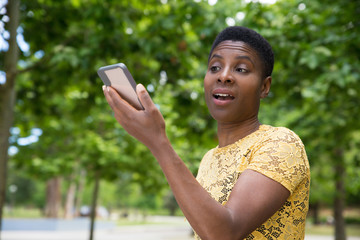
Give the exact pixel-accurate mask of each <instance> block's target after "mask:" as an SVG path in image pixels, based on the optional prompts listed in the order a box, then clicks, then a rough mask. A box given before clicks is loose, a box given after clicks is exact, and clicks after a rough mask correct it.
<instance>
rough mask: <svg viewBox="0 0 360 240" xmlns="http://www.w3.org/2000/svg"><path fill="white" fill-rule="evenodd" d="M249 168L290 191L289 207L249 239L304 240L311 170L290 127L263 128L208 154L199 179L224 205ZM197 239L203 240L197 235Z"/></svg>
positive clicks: (303, 151)
mask: <svg viewBox="0 0 360 240" xmlns="http://www.w3.org/2000/svg"><path fill="white" fill-rule="evenodd" d="M245 169H251V170H255V171H257V172H259V173H262V174H263V175H265V176H267V177H269V178H271V179H273V180H275V181H277V182H279V183H281V184H282V185H283V186H284V187H286V188H287V189H288V190H289V191H290V196H289V198H288V199H287V200H286V202H285V204H284V205H283V206H282V207H281V208H280V209H279V210H278V211H277V212H276V213H275V214H274V215H273V216H272V217H271V218H269V219H268V220H267V221H266V222H265V223H263V224H262V225H261V226H260V227H258V228H257V229H256V230H255V231H253V232H252V233H251V234H250V235H249V236H247V237H246V239H247V240H249V239H304V235H305V218H306V214H307V212H308V207H309V189H310V167H309V162H308V159H307V156H306V152H305V148H304V145H303V143H302V142H301V140H300V138H299V137H298V136H297V135H296V134H295V133H294V132H292V131H290V130H289V129H287V128H283V127H272V126H269V125H261V126H260V127H259V129H258V130H257V131H255V132H253V133H252V134H250V135H248V136H246V137H244V138H242V139H240V140H238V141H237V142H235V143H233V144H230V145H228V146H225V147H222V148H219V147H216V148H214V149H211V150H210V151H209V152H207V153H206V154H205V156H204V158H203V159H202V161H201V164H200V167H199V172H198V175H197V180H198V181H199V183H200V184H201V185H202V186H203V187H204V188H205V189H206V190H207V191H208V192H209V193H210V195H211V196H212V197H213V198H214V199H215V200H216V201H218V202H219V203H221V204H222V205H224V204H225V203H226V202H227V200H228V198H229V195H230V193H231V190H232V188H233V187H234V184H235V183H236V180H237V179H238V178H239V176H240V174H241V173H242V172H243V171H244V170H245ZM195 239H200V238H199V236H197V235H196V234H195Z"/></svg>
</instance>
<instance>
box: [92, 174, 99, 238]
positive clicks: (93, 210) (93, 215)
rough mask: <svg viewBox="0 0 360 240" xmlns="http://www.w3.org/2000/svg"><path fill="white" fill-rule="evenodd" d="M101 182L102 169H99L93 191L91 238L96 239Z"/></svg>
mask: <svg viewBox="0 0 360 240" xmlns="http://www.w3.org/2000/svg"><path fill="white" fill-rule="evenodd" d="M99 184H100V171H99V170H97V171H96V173H95V184H94V192H93V196H92V204H91V215H90V216H91V224H90V240H93V239H94V227H95V218H96V205H97V198H98V195H99Z"/></svg>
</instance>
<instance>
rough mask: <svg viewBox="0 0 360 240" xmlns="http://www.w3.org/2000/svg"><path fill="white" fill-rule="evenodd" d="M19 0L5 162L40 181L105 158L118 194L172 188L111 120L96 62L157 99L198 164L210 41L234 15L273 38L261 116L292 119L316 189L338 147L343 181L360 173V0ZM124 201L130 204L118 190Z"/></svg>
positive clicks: (325, 184)
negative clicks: (124, 73)
mask: <svg viewBox="0 0 360 240" xmlns="http://www.w3.org/2000/svg"><path fill="white" fill-rule="evenodd" d="M21 4H22V6H21V13H22V20H21V27H22V28H23V29H24V37H25V40H26V41H27V42H28V43H29V45H30V50H29V52H26V53H22V56H21V61H20V62H19V70H20V71H21V72H20V74H19V75H18V76H19V77H18V79H17V83H16V89H17V104H16V109H15V113H16V124H15V126H16V127H17V128H19V129H20V130H21V132H20V133H19V134H18V135H14V136H13V138H12V145H13V146H17V147H18V148H19V152H18V153H17V154H16V155H14V156H13V157H12V159H11V161H12V162H13V165H12V167H14V168H16V169H20V170H22V171H26V172H27V174H28V175H31V176H33V177H34V178H38V179H41V180H43V181H45V180H46V179H49V178H52V177H54V176H58V175H60V176H64V177H66V176H70V175H71V174H72V173H73V172H75V173H77V172H79V169H86V170H87V176H88V179H89V180H92V179H93V177H94V172H95V171H96V170H100V172H101V178H102V179H105V180H108V181H112V182H116V181H118V180H117V179H120V182H121V181H122V180H123V179H126V181H123V183H122V184H124V185H122V184H120V185H119V186H123V187H124V188H123V189H122V190H123V192H124V196H128V195H131V194H130V192H132V191H134V192H136V193H137V194H143V195H144V196H147V197H148V198H149V199H155V198H154V194H156V193H159V192H161V190H160V189H167V184H166V181H165V178H164V177H163V174H162V173H161V170H160V168H159V167H158V165H157V163H156V161H155V160H154V159H153V157H152V156H151V154H150V152H149V151H148V150H147V149H146V148H145V147H144V146H143V145H141V144H139V143H138V142H137V141H135V140H134V139H133V138H132V137H130V136H128V135H127V134H126V133H125V132H124V130H123V129H121V128H120V127H119V126H118V125H117V123H116V121H115V119H114V118H113V116H112V113H111V111H110V108H109V107H108V105H107V103H106V101H105V99H104V97H103V94H102V90H101V85H102V83H101V80H100V79H99V78H98V76H97V74H96V71H97V69H98V68H99V67H101V66H103V65H108V64H114V63H117V62H124V63H125V64H126V65H127V66H128V68H129V70H130V72H131V73H132V74H133V76H134V78H135V80H136V81H137V82H139V83H140V82H141V83H143V84H144V85H145V86H146V87H147V88H148V90H149V92H150V94H151V95H152V97H153V100H154V102H155V103H156V104H158V105H159V107H160V111H161V112H162V113H163V115H164V117H165V120H166V125H167V134H168V136H169V138H170V140H171V142H172V143H173V145H174V147H175V149H176V151H177V152H178V153H179V155H180V156H181V157H182V158H183V159H184V161H185V163H186V164H187V165H188V166H189V168H190V169H191V171H192V172H193V173H194V174H196V171H197V168H198V164H199V161H200V159H201V157H202V156H203V154H204V153H205V152H206V151H207V150H208V149H209V148H211V147H214V146H215V145H216V125H215V122H214V121H213V120H212V119H211V117H210V116H209V114H208V112H207V109H206V105H205V102H204V97H203V87H202V79H203V77H204V75H205V72H206V67H207V66H206V63H207V57H208V52H209V50H210V47H211V43H212V41H213V39H214V38H215V36H216V34H217V33H218V32H219V31H220V30H221V29H223V28H224V27H226V26H227V25H226V22H231V21H229V20H233V21H234V22H235V24H238V25H244V26H247V27H250V28H253V29H255V30H257V31H259V32H260V33H261V34H262V35H264V36H265V37H266V38H267V39H268V40H269V42H270V43H271V44H272V46H273V48H274V52H275V58H276V64H275V69H274V74H273V85H272V89H271V94H270V96H269V97H268V98H267V99H265V100H264V101H263V103H262V107H261V112H260V118H261V120H262V122H263V123H267V124H273V125H281V126H287V127H290V128H291V129H293V130H294V131H295V132H296V133H298V134H299V135H300V137H301V138H302V139H303V141H304V143H305V145H306V149H307V152H308V156H309V160H310V163H311V166H312V190H311V191H312V192H311V201H320V200H321V201H323V200H324V199H331V196H332V194H333V192H334V186H333V177H334V173H333V164H334V163H335V162H336V161H338V159H336V157H335V156H334V149H335V148H341V149H342V150H343V151H344V152H345V154H344V157H345V162H346V165H347V166H348V167H347V173H348V181H349V182H351V183H355V182H360V181H359V175H358V173H359V159H358V154H357V152H358V151H357V149H358V148H359V143H360V139H359V133H358V129H359V128H360V126H359V121H358V117H359V116H360V112H359V107H358V106H359V104H360V102H359V101H360V100H359V97H358V96H359V92H360V89H359V80H360V73H359V70H358V69H360V61H359V56H360V48H359V44H358V36H359V35H360V33H359V29H360V28H359V20H358V15H359V13H360V6H359V3H358V1H351V0H345V1H335V2H334V1H328V0H326V1H311V2H310V1H298V0H291V1H280V0H279V1H277V3H275V4H272V5H266V4H261V3H259V2H256V1H251V2H250V3H245V2H242V1H232V0H223V1H218V2H217V3H216V5H215V6H210V5H209V4H208V3H207V1H192V0H185V1H168V3H166V4H162V3H160V2H159V1H155V0H152V1H145V2H144V1H139V0H131V1H110V0H106V1H100V0H84V1H79V0H72V1H50V0H41V1H40V0H26V1H22V3H21ZM1 54H3V53H1ZM0 64H1V66H2V65H3V63H2V62H1V60H0ZM35 127H36V128H40V129H42V131H43V134H42V135H41V136H40V137H39V141H37V142H36V143H32V144H30V145H26V146H19V145H18V144H17V143H16V139H18V138H22V137H26V136H29V135H30V134H31V129H33V128H35ZM117 184H119V183H117ZM132 184H135V185H136V184H139V185H136V186H141V188H139V189H137V190H136V187H134V186H135V185H132ZM125 185H126V186H132V187H129V188H127V187H125ZM358 189H360V188H359V187H358V186H357V185H356V184H349V185H348V191H349V193H351V194H352V195H351V196H352V198H355V199H359V198H358V196H359V190H358ZM114 191H115V190H114V189H111V190H110V188H109V190H108V191H106V192H111V193H113V192H114ZM100 192H101V190H100ZM159 194H161V193H159ZM354 196H355V197H354ZM103 198H104V201H105V202H107V203H109V204H111V205H117V204H116V203H114V202H112V201H111V199H107V198H106V196H103ZM105 199H106V200H105ZM131 199H132V200H134V201H135V200H136V197H133V198H131ZM152 201H155V200H151V201H150V200H149V202H150V203H151V202H152ZM325 201H327V200H325ZM155 202H156V201H155ZM123 203H124V204H125V203H126V204H130V202H129V201H126V200H125V197H124V198H123V199H122V200H120V203H119V205H122V204H123ZM139 204H140V205H142V204H144V203H139ZM150 205H151V204H150Z"/></svg>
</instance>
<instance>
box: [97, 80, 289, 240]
mask: <svg viewBox="0 0 360 240" xmlns="http://www.w3.org/2000/svg"><path fill="white" fill-rule="evenodd" d="M104 94H105V97H106V99H107V101H108V103H109V105H110V106H111V108H112V109H113V111H114V114H115V118H116V119H117V121H118V122H119V123H120V124H121V125H122V126H123V128H124V129H125V130H126V131H127V132H128V133H129V134H131V135H132V136H134V137H135V138H137V139H138V140H139V141H140V142H142V143H143V144H145V145H146V146H147V147H148V148H149V150H150V151H151V152H152V154H153V155H154V156H155V158H156V159H157V161H158V162H159V165H160V167H161V168H162V170H163V172H164V174H165V176H166V178H167V180H168V182H169V185H170V187H171V189H172V191H173V193H174V195H175V198H176V200H177V202H178V204H179V206H180V208H181V210H182V211H183V213H184V215H185V217H186V218H187V219H188V221H189V223H190V224H191V226H192V227H193V228H194V230H195V231H196V232H197V233H198V234H199V236H200V237H201V238H202V239H204V240H205V239H224V240H226V239H243V238H244V237H246V236H247V235H248V234H249V233H251V232H252V231H253V230H255V229H256V228H257V227H258V226H260V225H261V224H262V223H263V222H265V221H266V220H267V219H268V218H269V217H271V216H272V215H273V214H274V213H275V212H276V211H277V210H278V209H279V208H280V207H281V206H282V205H283V203H284V202H285V201H286V199H287V198H288V196H289V191H288V190H287V189H286V188H285V187H283V186H282V185H281V184H280V183H277V182H275V181H273V180H272V179H270V178H268V177H266V176H264V175H262V174H260V173H258V172H256V171H252V170H246V171H244V172H243V173H242V174H241V176H240V177H239V179H238V181H237V183H236V184H235V186H234V188H233V190H232V193H231V195H230V198H229V201H228V202H227V204H226V205H224V206H222V205H221V204H220V203H218V202H217V201H215V200H214V199H213V198H212V197H211V196H210V195H209V194H208V192H207V191H206V190H205V189H204V188H202V187H201V186H200V184H199V183H198V182H197V181H196V179H195V178H194V176H193V175H192V173H191V172H190V171H189V169H188V168H187V167H186V165H185V164H184V163H183V161H182V160H181V159H180V157H179V156H178V155H177V154H176V153H175V151H174V149H173V148H172V146H171V143H170V142H169V140H168V138H167V136H166V133H165V123H164V119H163V117H162V115H161V113H160V111H159V110H158V109H157V108H156V106H155V105H154V104H153V102H152V100H151V98H150V96H149V95H148V93H147V92H146V90H145V88H144V87H143V86H142V85H138V87H137V94H138V96H139V99H140V101H141V103H142V105H143V106H144V108H145V110H142V111H138V110H136V109H134V108H132V107H131V106H130V105H129V104H128V103H126V102H125V101H124V100H122V99H121V97H120V96H119V95H118V94H117V92H116V91H115V90H113V89H112V88H108V89H105V90H104Z"/></svg>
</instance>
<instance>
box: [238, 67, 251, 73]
mask: <svg viewBox="0 0 360 240" xmlns="http://www.w3.org/2000/svg"><path fill="white" fill-rule="evenodd" d="M236 71H237V72H242V73H246V72H248V71H247V70H246V69H245V68H236Z"/></svg>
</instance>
